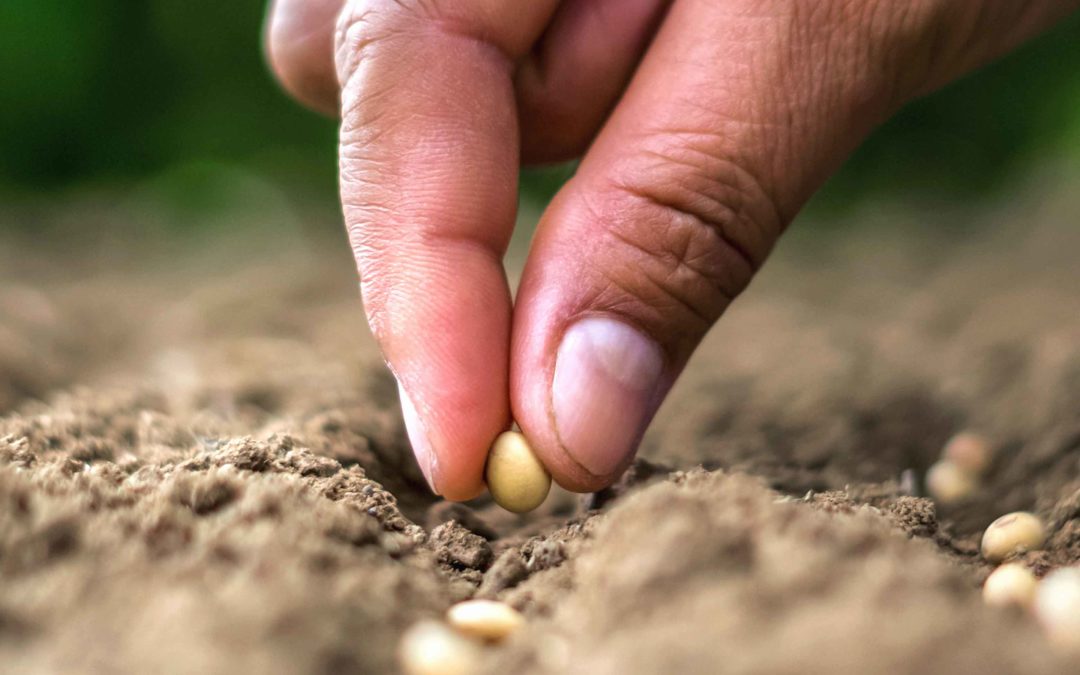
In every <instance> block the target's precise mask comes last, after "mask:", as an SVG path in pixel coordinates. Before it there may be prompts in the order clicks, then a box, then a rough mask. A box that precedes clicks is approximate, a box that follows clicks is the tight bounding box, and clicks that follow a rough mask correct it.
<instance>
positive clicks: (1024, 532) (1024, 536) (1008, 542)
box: [982, 511, 1046, 562]
mask: <svg viewBox="0 0 1080 675" xmlns="http://www.w3.org/2000/svg"><path fill="white" fill-rule="evenodd" d="M1045 543H1046V527H1045V526H1044V525H1043V522H1042V521H1041V520H1040V519H1039V517H1038V516H1036V515H1035V514H1033V513H1027V512H1026V511H1017V512H1015V513H1009V514H1006V515H1004V516H1002V517H1000V518H998V519H997V520H995V521H994V522H992V523H990V527H988V528H986V532H984V533H983V538H982V554H983V557H984V558H986V559H987V560H989V561H990V562H1000V561H1002V560H1004V559H1005V558H1008V557H1009V556H1010V555H1013V554H1014V553H1025V552H1027V551H1037V550H1039V549H1040V548H1042V546H1043V544H1045Z"/></svg>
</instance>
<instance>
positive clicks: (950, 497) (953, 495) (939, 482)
mask: <svg viewBox="0 0 1080 675" xmlns="http://www.w3.org/2000/svg"><path fill="white" fill-rule="evenodd" d="M977 488H978V482H977V481H976V479H975V476H974V475H972V474H971V473H969V472H967V471H965V470H963V469H962V468H960V467H959V466H957V465H956V464H954V463H952V462H950V461H948V460H944V459H943V460H941V461H939V462H935V463H934V465H933V466H931V467H930V469H929V470H927V472H926V491H927V492H929V493H930V496H931V497H933V498H934V501H936V502H937V503H939V504H942V505H948V504H955V503H957V502H961V501H963V500H965V499H967V498H968V497H970V496H971V495H972V494H974V492H975V490H976V489H977Z"/></svg>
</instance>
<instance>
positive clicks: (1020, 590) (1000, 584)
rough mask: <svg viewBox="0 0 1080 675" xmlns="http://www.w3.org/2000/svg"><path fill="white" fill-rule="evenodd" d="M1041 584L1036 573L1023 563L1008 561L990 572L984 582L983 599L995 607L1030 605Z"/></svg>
mask: <svg viewBox="0 0 1080 675" xmlns="http://www.w3.org/2000/svg"><path fill="white" fill-rule="evenodd" d="M1038 586H1039V581H1038V579H1036V578H1035V574H1034V573H1033V572H1032V571H1031V570H1029V569H1028V568H1027V566H1025V565H1022V564H1021V563H1006V564H1005V565H1002V566H1001V567H998V568H997V569H996V570H994V571H993V572H991V573H990V576H989V577H987V578H986V583H984V584H983V600H984V601H985V602H986V604H988V605H992V606H994V607H1006V606H1009V605H1017V606H1020V607H1029V606H1031V603H1032V602H1034V600H1035V590H1036V589H1037V588H1038Z"/></svg>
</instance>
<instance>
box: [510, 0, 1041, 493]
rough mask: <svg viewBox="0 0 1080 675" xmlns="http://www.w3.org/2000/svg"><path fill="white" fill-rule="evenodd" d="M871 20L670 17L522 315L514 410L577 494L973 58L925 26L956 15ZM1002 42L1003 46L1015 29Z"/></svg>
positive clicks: (610, 463) (852, 15)
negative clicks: (942, 80) (734, 310)
mask: <svg viewBox="0 0 1080 675" xmlns="http://www.w3.org/2000/svg"><path fill="white" fill-rule="evenodd" d="M855 4H858V3H855ZM863 4H865V5H866V6H867V7H871V6H872V7H876V8H878V9H880V11H873V12H871V11H867V12H854V11H844V10H845V8H850V7H851V6H853V3H850V2H847V1H846V0H845V1H844V2H840V1H837V2H832V1H831V0H830V1H828V2H825V3H821V4H820V6H819V5H818V4H815V5H814V7H815V9H814V10H810V9H807V10H806V11H802V10H800V9H799V8H798V7H793V6H792V5H791V4H790V3H787V2H779V1H778V2H773V3H770V2H764V3H763V2H760V1H757V0H754V1H753V2H741V1H736V2H731V3H715V2H706V1H704V0H683V1H681V2H676V3H674V5H673V7H672V9H671V12H670V14H669V15H668V17H667V19H666V20H665V22H664V25H663V26H662V28H661V30H660V32H659V33H658V35H657V37H656V39H655V41H654V43H653V45H652V47H651V48H650V50H649V52H648V53H647V55H646V57H645V59H644V60H643V62H642V64H641V67H640V68H639V70H638V72H637V73H636V75H635V78H634V80H633V81H632V82H631V84H630V87H629V88H628V90H627V92H626V94H625V96H624V98H623V100H622V101H621V102H620V104H619V105H618V107H617V108H616V110H615V111H614V113H613V114H612V116H611V118H610V119H609V121H608V122H607V124H606V125H605V127H604V128H603V130H602V131H601V133H600V135H599V136H598V137H597V139H596V141H595V143H594V145H593V147H592V148H591V149H590V151H589V152H588V154H587V155H586V157H585V158H584V160H583V161H582V164H581V165H580V167H579V170H578V172H577V174H576V175H575V177H574V178H573V179H572V180H571V181H570V182H569V183H568V184H567V185H566V186H565V187H564V188H563V190H562V191H561V192H560V194H559V195H558V196H557V197H556V199H555V200H554V202H553V203H552V205H551V207H550V208H549V210H548V211H547V213H545V215H544V217H543V218H542V220H541V223H540V225H539V229H538V231H537V234H536V237H535V239H534V242H533V247H532V251H531V253H530V257H529V260H528V263H527V265H526V269H525V272H524V276H523V279H522V283H521V286H520V290H519V292H518V298H517V302H516V305H515V310H514V318H513V322H514V323H513V331H512V344H511V372H510V388H511V406H512V409H513V413H514V417H515V419H516V420H517V421H518V423H519V424H520V425H521V427H522V430H523V431H524V433H525V434H526V435H527V436H528V437H529V438H530V440H531V441H532V443H533V444H534V447H535V448H536V450H537V452H538V453H539V454H540V456H541V458H542V459H543V461H544V463H545V464H546V465H547V467H548V468H549V469H550V470H551V472H552V475H553V476H554V478H555V479H556V480H557V481H558V482H559V483H560V484H561V485H563V486H564V487H567V488H569V489H572V490H578V491H586V490H595V489H598V488H600V487H602V486H604V485H607V484H609V483H610V482H612V481H613V480H614V479H615V478H616V477H617V476H618V475H619V474H620V473H621V472H622V471H623V469H624V468H625V467H626V465H627V464H628V463H629V462H630V460H631V458H632V456H633V453H634V451H635V450H636V448H637V445H638V443H639V441H640V438H641V436H642V434H643V433H644V431H645V428H646V426H647V425H648V423H649V422H650V421H651V419H652V417H653V415H654V414H655V412H656V410H657V408H658V407H659V406H660V403H661V402H662V401H663V399H664V397H665V396H666V395H667V393H668V391H669V390H670V389H671V387H672V385H673V384H674V382H675V380H676V378H677V377H678V375H679V373H680V372H681V371H682V369H683V367H684V366H685V365H686V363H687V360H688V359H689V358H690V355H691V354H692V352H693V351H694V349H695V348H696V346H697V344H698V343H699V342H700V340H701V339H702V338H703V337H704V335H705V333H706V332H707V331H708V329H709V328H710V326H711V325H712V324H713V323H714V322H715V321H716V320H717V319H718V318H719V316H720V315H721V313H722V312H723V311H724V310H725V308H726V307H727V306H728V304H729V303H730V302H731V301H732V299H733V298H735V297H736V296H737V295H738V294H739V293H740V292H741V291H742V290H743V289H744V288H745V287H746V285H747V284H748V283H749V282H750V279H751V277H752V276H753V274H754V272H755V271H756V270H757V269H758V267H759V266H760V265H761V264H762V262H763V261H764V259H765V257H766V256H767V254H768V252H769V251H770V249H771V248H772V246H773V245H774V243H775V242H776V240H777V238H778V237H779V235H780V233H781V232H782V230H783V229H784V227H786V225H787V224H788V223H789V222H790V220H791V219H792V218H793V216H794V215H795V213H796V212H797V211H798V210H799V208H800V207H801V205H802V204H803V203H804V202H805V200H806V199H807V198H808V197H809V196H810V194H812V193H813V191H814V190H816V189H817V188H818V187H819V185H820V184H821V183H822V182H823V181H824V180H825V178H826V177H827V176H828V175H829V174H830V173H831V172H832V171H833V170H834V169H835V168H836V167H837V166H838V165H839V164H840V162H841V161H842V160H843V159H844V157H846V156H847V154H848V153H850V152H851V151H852V150H853V149H854V148H855V146H856V145H857V144H858V143H859V142H860V141H861V140H862V138H863V137H864V136H865V135H866V134H867V133H869V131H870V130H871V129H873V128H874V127H875V126H876V125H877V124H878V123H880V122H881V121H882V120H884V119H885V118H886V117H887V116H888V115H889V114H890V113H891V112H892V111H893V110H894V109H895V107H896V106H897V105H899V103H900V102H902V101H903V100H905V99H907V98H909V97H910V96H912V95H914V94H915V93H917V92H919V91H921V90H923V89H925V88H926V87H927V86H928V85H929V84H932V83H933V82H934V80H935V79H936V78H938V77H940V73H941V72H943V71H942V69H943V68H952V67H953V66H954V65H955V64H956V63H961V62H970V61H971V59H970V57H969V56H968V55H966V54H961V53H959V52H958V51H955V50H952V51H950V49H948V47H949V45H944V48H943V47H942V44H941V43H935V42H934V41H933V40H928V39H926V37H927V36H928V35H929V36H932V35H934V34H935V31H939V30H943V29H944V30H943V32H945V33H947V34H951V33H949V30H948V29H949V26H942V22H944V21H945V20H946V18H947V17H945V15H944V14H942V13H940V12H936V13H935V12H933V11H930V10H931V9H933V8H934V7H945V6H946V5H948V4H949V3H936V2H929V3H919V7H920V8H921V9H920V11H917V12H916V11H908V9H910V8H909V6H908V4H907V3H885V2H873V1H872V0H868V1H867V2H865V3H863ZM979 4H980V3H973V5H979ZM1035 4H1038V3H1035ZM1046 7H1049V4H1046ZM770 8H773V9H770ZM905 8H908V9H905ZM833 10H835V11H833ZM890 13H893V14H896V16H889V14H890ZM960 19H964V20H968V19H967V18H966V15H965V16H964V17H960V16H957V17H951V18H949V20H950V21H959V20H960ZM994 25H995V27H996V28H995V31H990V30H987V31H984V34H985V35H986V39H987V41H988V44H990V43H994V44H997V43H1000V42H1001V40H1002V39H1003V37H1004V36H1005V35H1011V33H1009V32H1008V31H1010V30H1011V28H1010V26H1015V25H1017V24H1016V22H1014V21H1009V22H1004V21H1002V22H994ZM1024 25H1025V28H1027V29H1030V28H1031V25H1032V24H1031V22H1024ZM969 33H970V32H969V31H958V34H960V35H967V34H969ZM995 41H996V42H995ZM928 45H929V46H928ZM935 45H936V48H937V49H938V50H939V52H936V53H935V52H934V46H935ZM983 46H984V47H985V45H983ZM939 53H940V54H943V55H944V56H941V57H939V56H938V54H939ZM946 61H947V63H946ZM912 64H918V65H917V66H913V65H912Z"/></svg>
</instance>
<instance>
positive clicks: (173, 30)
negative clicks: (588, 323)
mask: <svg viewBox="0 0 1080 675" xmlns="http://www.w3.org/2000/svg"><path fill="white" fill-rule="evenodd" d="M263 10H264V7H263V4H262V3H261V2H255V1H253V0H247V1H244V2H221V1H220V0H215V1H211V0H142V1H141V2H131V1H130V0H80V1H79V2H73V1H71V0H65V1H63V2H60V1H57V0H3V2H0V77H2V81H0V130H2V134H0V200H3V201H6V202H7V203H8V204H12V203H29V202H33V201H41V200H48V199H52V198H54V197H55V196H57V195H70V194H73V193H76V194H77V193H80V192H87V191H97V190H101V191H108V190H113V191H116V190H120V191H123V190H125V189H129V188H131V187H133V186H142V187H145V186H146V185H151V186H153V190H154V191H155V194H157V195H159V196H164V198H165V199H167V200H172V201H175V202H176V203H177V204H178V205H181V206H183V207H184V208H188V209H190V208H193V207H194V208H205V209H210V210H213V209H214V208H215V206H216V205H218V204H220V203H225V202H228V201H229V200H230V199H231V196H230V194H231V192H233V191H235V189H236V186H237V185H245V184H248V183H250V182H251V181H255V182H256V183H258V184H259V185H264V186H265V185H269V186H273V188H274V191H275V192H280V193H282V194H287V195H305V197H304V199H305V200H306V202H305V203H316V204H327V205H328V207H334V208H336V205H335V198H336V197H335V195H336V185H335V169H336V159H335V146H334V142H335V133H336V132H335V124H334V123H333V122H332V121H330V120H326V119H323V118H320V117H319V116H317V115H315V114H312V113H309V112H307V111H306V110H304V109H302V108H300V107H299V106H298V105H295V104H293V103H292V102H291V101H289V100H288V99H287V98H286V97H285V96H284V95H283V94H282V93H280V92H279V91H278V89H277V87H276V85H275V84H274V82H273V81H272V79H271V77H270V75H269V74H268V72H267V70H266V68H265V66H264V63H263V60H262V52H261V47H260V28H261V24H262V20H263V16H262V15H263ZM1062 158H1064V159H1066V160H1073V159H1077V158H1080V17H1076V16H1074V17H1073V18H1072V19H1071V20H1069V21H1067V22H1066V23H1065V24H1064V25H1061V26H1059V27H1058V28H1057V29H1056V30H1055V31H1054V32H1052V33H1051V34H1048V35H1046V36H1044V37H1043V38H1041V39H1039V40H1038V41H1036V42H1034V43H1032V44H1029V45H1028V46H1026V47H1025V48H1024V49H1022V50H1021V51H1020V52H1018V53H1016V54H1014V55H1012V56H1010V57H1009V58H1007V59H1005V60H1003V61H1001V62H999V63H997V64H995V65H993V66H991V67H989V68H987V69H985V70H983V71H982V72H980V73H978V74H976V75H975V76H973V77H969V78H967V79H965V80H964V81H962V82H960V83H957V84H955V85H953V86H951V87H949V88H948V89H947V90H945V91H943V92H940V93H938V94H936V95H934V96H932V97H930V98H927V99H925V100H923V101H920V102H917V103H916V104H914V105H912V106H910V107H909V108H908V109H907V110H906V111H905V112H904V113H903V114H901V115H900V116H898V117H897V118H895V119H894V120H892V121H891V122H890V123H889V124H888V125H887V126H886V127H885V128H883V129H881V130H880V131H879V132H878V133H877V134H876V135H875V136H874V137H873V138H872V139H871V140H870V141H869V142H868V143H867V144H866V145H864V146H863V148H862V149H861V150H860V151H859V152H858V153H857V154H856V155H855V156H854V157H853V158H852V159H851V161H849V162H848V164H847V165H846V167H845V168H844V169H843V171H842V172H841V173H840V174H839V175H838V176H836V177H835V178H834V179H833V180H832V181H831V182H830V184H829V185H828V187H827V188H826V190H825V191H824V192H823V193H822V194H821V195H819V197H818V198H817V199H816V200H815V202H814V204H813V205H812V206H813V208H815V209H819V210H844V209H848V208H851V207H853V206H857V205H858V204H860V203H862V202H865V200H868V199H875V198H890V199H893V198H903V199H912V198H913V199H923V198H926V199H941V198H947V199H950V200H969V199H976V198H980V197H984V196H986V195H990V194H993V193H994V191H996V190H1001V189H1002V188H1003V187H1005V186H1007V185H1009V184H1010V180H1012V179H1014V178H1015V177H1017V176H1020V175H1023V174H1024V172H1025V171H1026V170H1028V169H1030V168H1031V167H1032V166H1036V165H1043V164H1045V163H1046V162H1047V161H1057V160H1060V159H1062ZM568 174H569V169H568V168H565V167H564V168H557V169H548V170H543V171H533V172H529V173H528V174H527V176H526V178H525V180H524V182H523V195H524V198H525V199H526V200H531V201H533V202H537V203H539V202H542V201H543V200H544V199H546V198H547V197H548V196H549V195H550V194H551V193H552V192H553V190H554V189H555V188H556V187H557V186H558V184H559V182H560V181H561V180H562V179H564V178H565V177H566V176H567V175H568ZM16 222H17V221H16ZM178 222H180V221H178ZM184 222H187V221H184ZM3 226H7V227H12V226H15V227H18V225H13V222H12V221H0V227H3Z"/></svg>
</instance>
